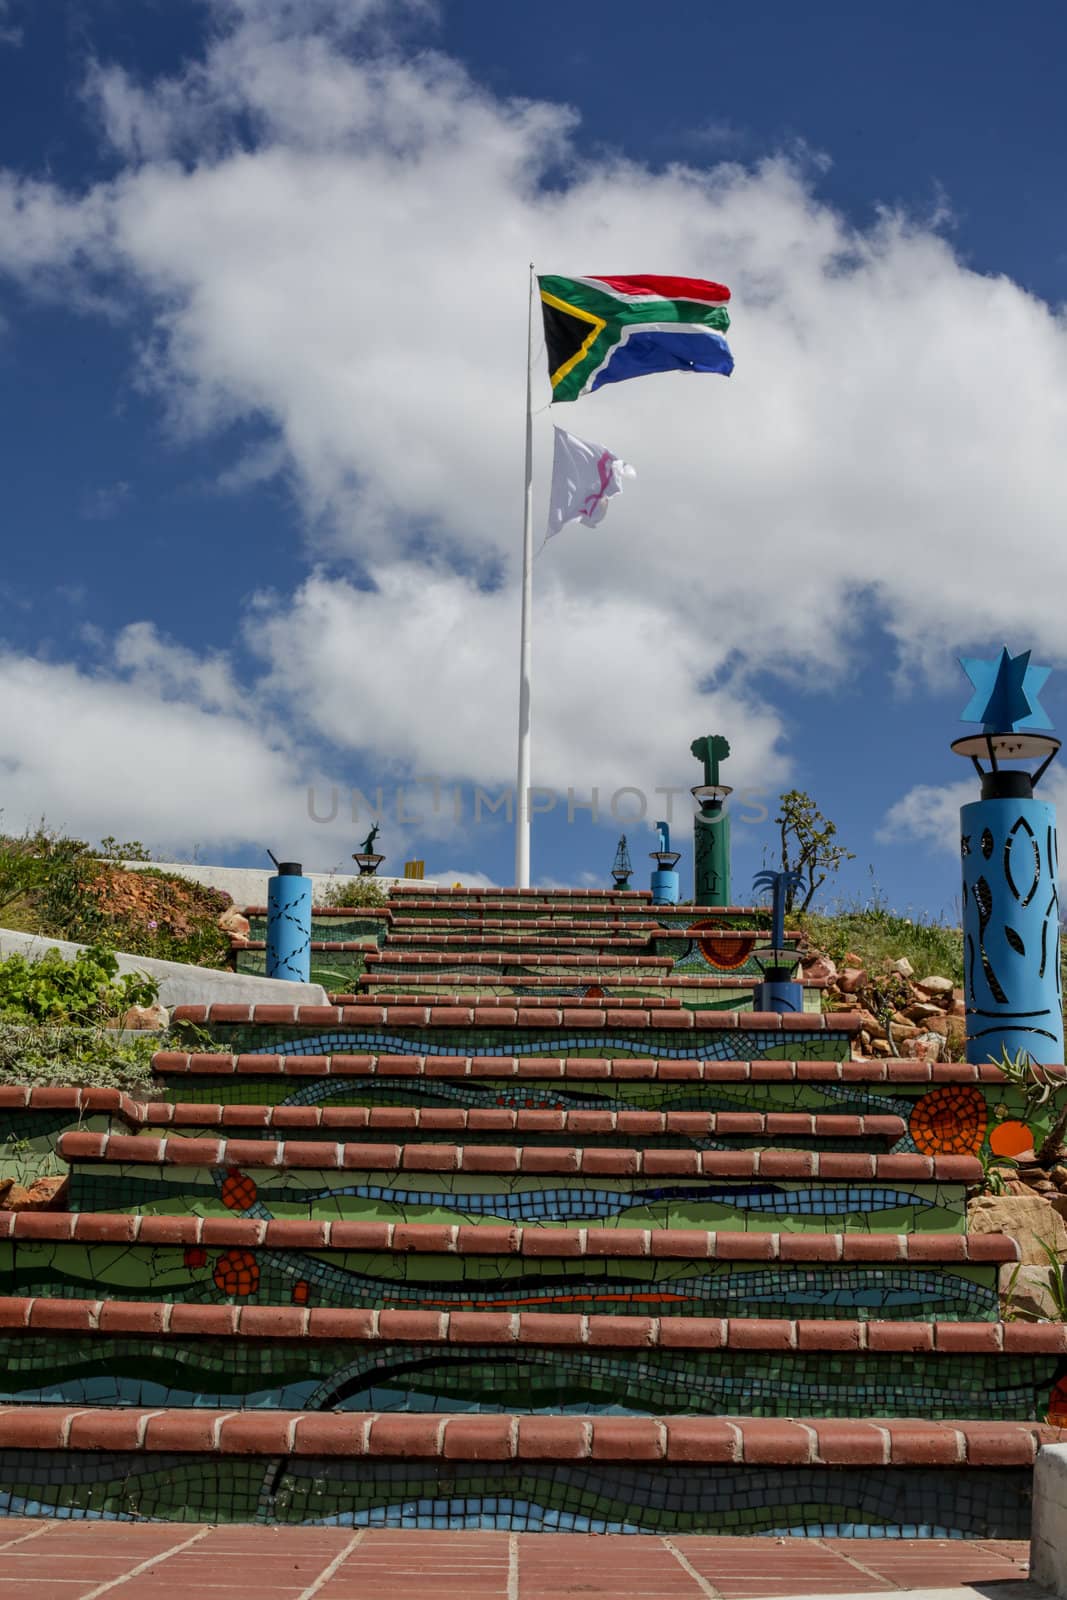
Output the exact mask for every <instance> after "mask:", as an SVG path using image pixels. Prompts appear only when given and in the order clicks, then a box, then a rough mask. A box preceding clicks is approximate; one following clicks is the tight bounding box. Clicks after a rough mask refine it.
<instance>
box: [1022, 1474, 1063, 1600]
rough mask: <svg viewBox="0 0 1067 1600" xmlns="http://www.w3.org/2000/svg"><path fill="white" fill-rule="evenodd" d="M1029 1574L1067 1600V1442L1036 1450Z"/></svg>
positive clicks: (1042, 1585) (1050, 1590) (1053, 1592)
mask: <svg viewBox="0 0 1067 1600" xmlns="http://www.w3.org/2000/svg"><path fill="white" fill-rule="evenodd" d="M1030 1577H1031V1578H1032V1580H1033V1582H1034V1583H1038V1584H1040V1585H1041V1587H1042V1588H1043V1589H1048V1590H1049V1592H1050V1593H1051V1594H1054V1595H1057V1596H1059V1597H1060V1600H1067V1445H1062V1444H1050V1445H1046V1446H1045V1448H1044V1449H1043V1450H1039V1451H1038V1453H1037V1464H1036V1466H1035V1468H1034V1521H1033V1526H1032V1528H1031V1532H1030Z"/></svg>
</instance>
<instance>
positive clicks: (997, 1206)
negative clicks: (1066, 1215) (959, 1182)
mask: <svg viewBox="0 0 1067 1600" xmlns="http://www.w3.org/2000/svg"><path fill="white" fill-rule="evenodd" d="M967 1230H968V1232H969V1233H1006V1234H1007V1235H1008V1236H1009V1238H1012V1239H1015V1240H1017V1241H1018V1245H1019V1249H1020V1251H1021V1252H1022V1260H1023V1264H1024V1265H1025V1266H1033V1267H1040V1266H1044V1267H1045V1268H1046V1269H1047V1267H1048V1257H1047V1256H1046V1255H1045V1253H1044V1251H1043V1250H1042V1249H1041V1245H1040V1242H1039V1241H1041V1240H1042V1239H1043V1240H1044V1241H1045V1243H1046V1244H1048V1245H1050V1246H1051V1247H1052V1249H1053V1250H1055V1251H1056V1254H1057V1255H1058V1256H1059V1257H1060V1260H1061V1261H1063V1260H1067V1224H1065V1223H1064V1219H1063V1218H1062V1217H1061V1216H1060V1215H1059V1213H1058V1211H1056V1210H1054V1209H1053V1207H1052V1206H1050V1205H1049V1204H1048V1202H1047V1200H1043V1199H1042V1198H1041V1196H1040V1195H1038V1194H1034V1193H1033V1192H1031V1193H1028V1194H1026V1195H1015V1194H983V1195H979V1196H978V1198H977V1199H976V1200H972V1201H971V1202H970V1204H969V1205H968V1207H967Z"/></svg>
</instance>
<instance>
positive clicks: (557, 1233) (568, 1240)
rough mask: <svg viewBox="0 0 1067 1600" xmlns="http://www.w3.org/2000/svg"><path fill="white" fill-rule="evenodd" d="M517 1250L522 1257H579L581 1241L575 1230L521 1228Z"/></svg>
mask: <svg viewBox="0 0 1067 1600" xmlns="http://www.w3.org/2000/svg"><path fill="white" fill-rule="evenodd" d="M519 1248H520V1253H521V1254H522V1255H524V1256H541V1257H546V1256H547V1257H551V1256H580V1255H581V1254H582V1241H581V1238H580V1236H579V1234H578V1230H577V1228H523V1229H522V1230H521V1234H520V1246H519Z"/></svg>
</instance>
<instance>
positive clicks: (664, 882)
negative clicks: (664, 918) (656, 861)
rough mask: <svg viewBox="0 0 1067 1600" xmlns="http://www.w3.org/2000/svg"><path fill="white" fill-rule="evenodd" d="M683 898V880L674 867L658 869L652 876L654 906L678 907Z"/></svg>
mask: <svg viewBox="0 0 1067 1600" xmlns="http://www.w3.org/2000/svg"><path fill="white" fill-rule="evenodd" d="M681 897H682V880H681V878H680V877H679V875H678V873H677V872H675V871H674V869H673V868H672V867H657V868H656V870H655V871H654V872H653V874H652V904H653V905H654V906H676V905H677V904H678V902H679V900H680V899H681Z"/></svg>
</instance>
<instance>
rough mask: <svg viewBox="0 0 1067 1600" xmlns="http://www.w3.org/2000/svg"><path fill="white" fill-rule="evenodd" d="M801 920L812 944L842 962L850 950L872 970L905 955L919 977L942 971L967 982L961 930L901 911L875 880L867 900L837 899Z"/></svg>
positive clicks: (807, 913) (959, 981) (803, 916)
mask: <svg viewBox="0 0 1067 1600" xmlns="http://www.w3.org/2000/svg"><path fill="white" fill-rule="evenodd" d="M797 920H798V922H799V924H800V927H801V929H802V930H803V932H804V934H805V937H806V938H807V939H808V941H809V943H811V944H813V945H815V946H816V947H817V948H818V949H820V950H825V951H826V953H827V955H828V956H830V957H831V958H832V959H833V960H834V961H836V962H837V964H838V965H839V966H840V965H842V964H845V957H846V956H849V955H851V956H858V957H859V962H860V965H861V966H864V967H866V968H868V970H871V969H874V968H877V967H879V966H880V965H882V964H883V963H889V964H892V963H893V962H895V961H899V960H901V959H902V958H904V959H906V960H907V961H909V962H910V963H911V965H912V967H913V968H914V970H915V973H916V975H917V976H919V977H923V976H925V975H929V974H930V973H938V974H940V975H941V976H942V977H945V978H951V979H952V981H953V983H956V984H962V982H963V934H962V932H961V930H960V929H959V928H954V927H950V926H948V925H947V924H946V923H944V922H939V921H936V920H934V919H932V918H929V917H927V916H925V915H923V916H920V917H906V916H902V915H901V914H900V913H899V912H896V911H893V910H892V909H891V908H890V906H889V905H888V903H887V901H886V899H885V896H884V895H883V893H882V891H881V890H880V889H879V888H878V886H877V885H876V884H873V883H872V888H871V893H870V895H869V896H868V898H867V899H865V900H860V899H858V898H854V899H851V900H847V901H838V902H837V903H836V904H835V905H834V907H833V910H832V911H825V912H823V911H805V912H802V913H800V914H798V919H797Z"/></svg>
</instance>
